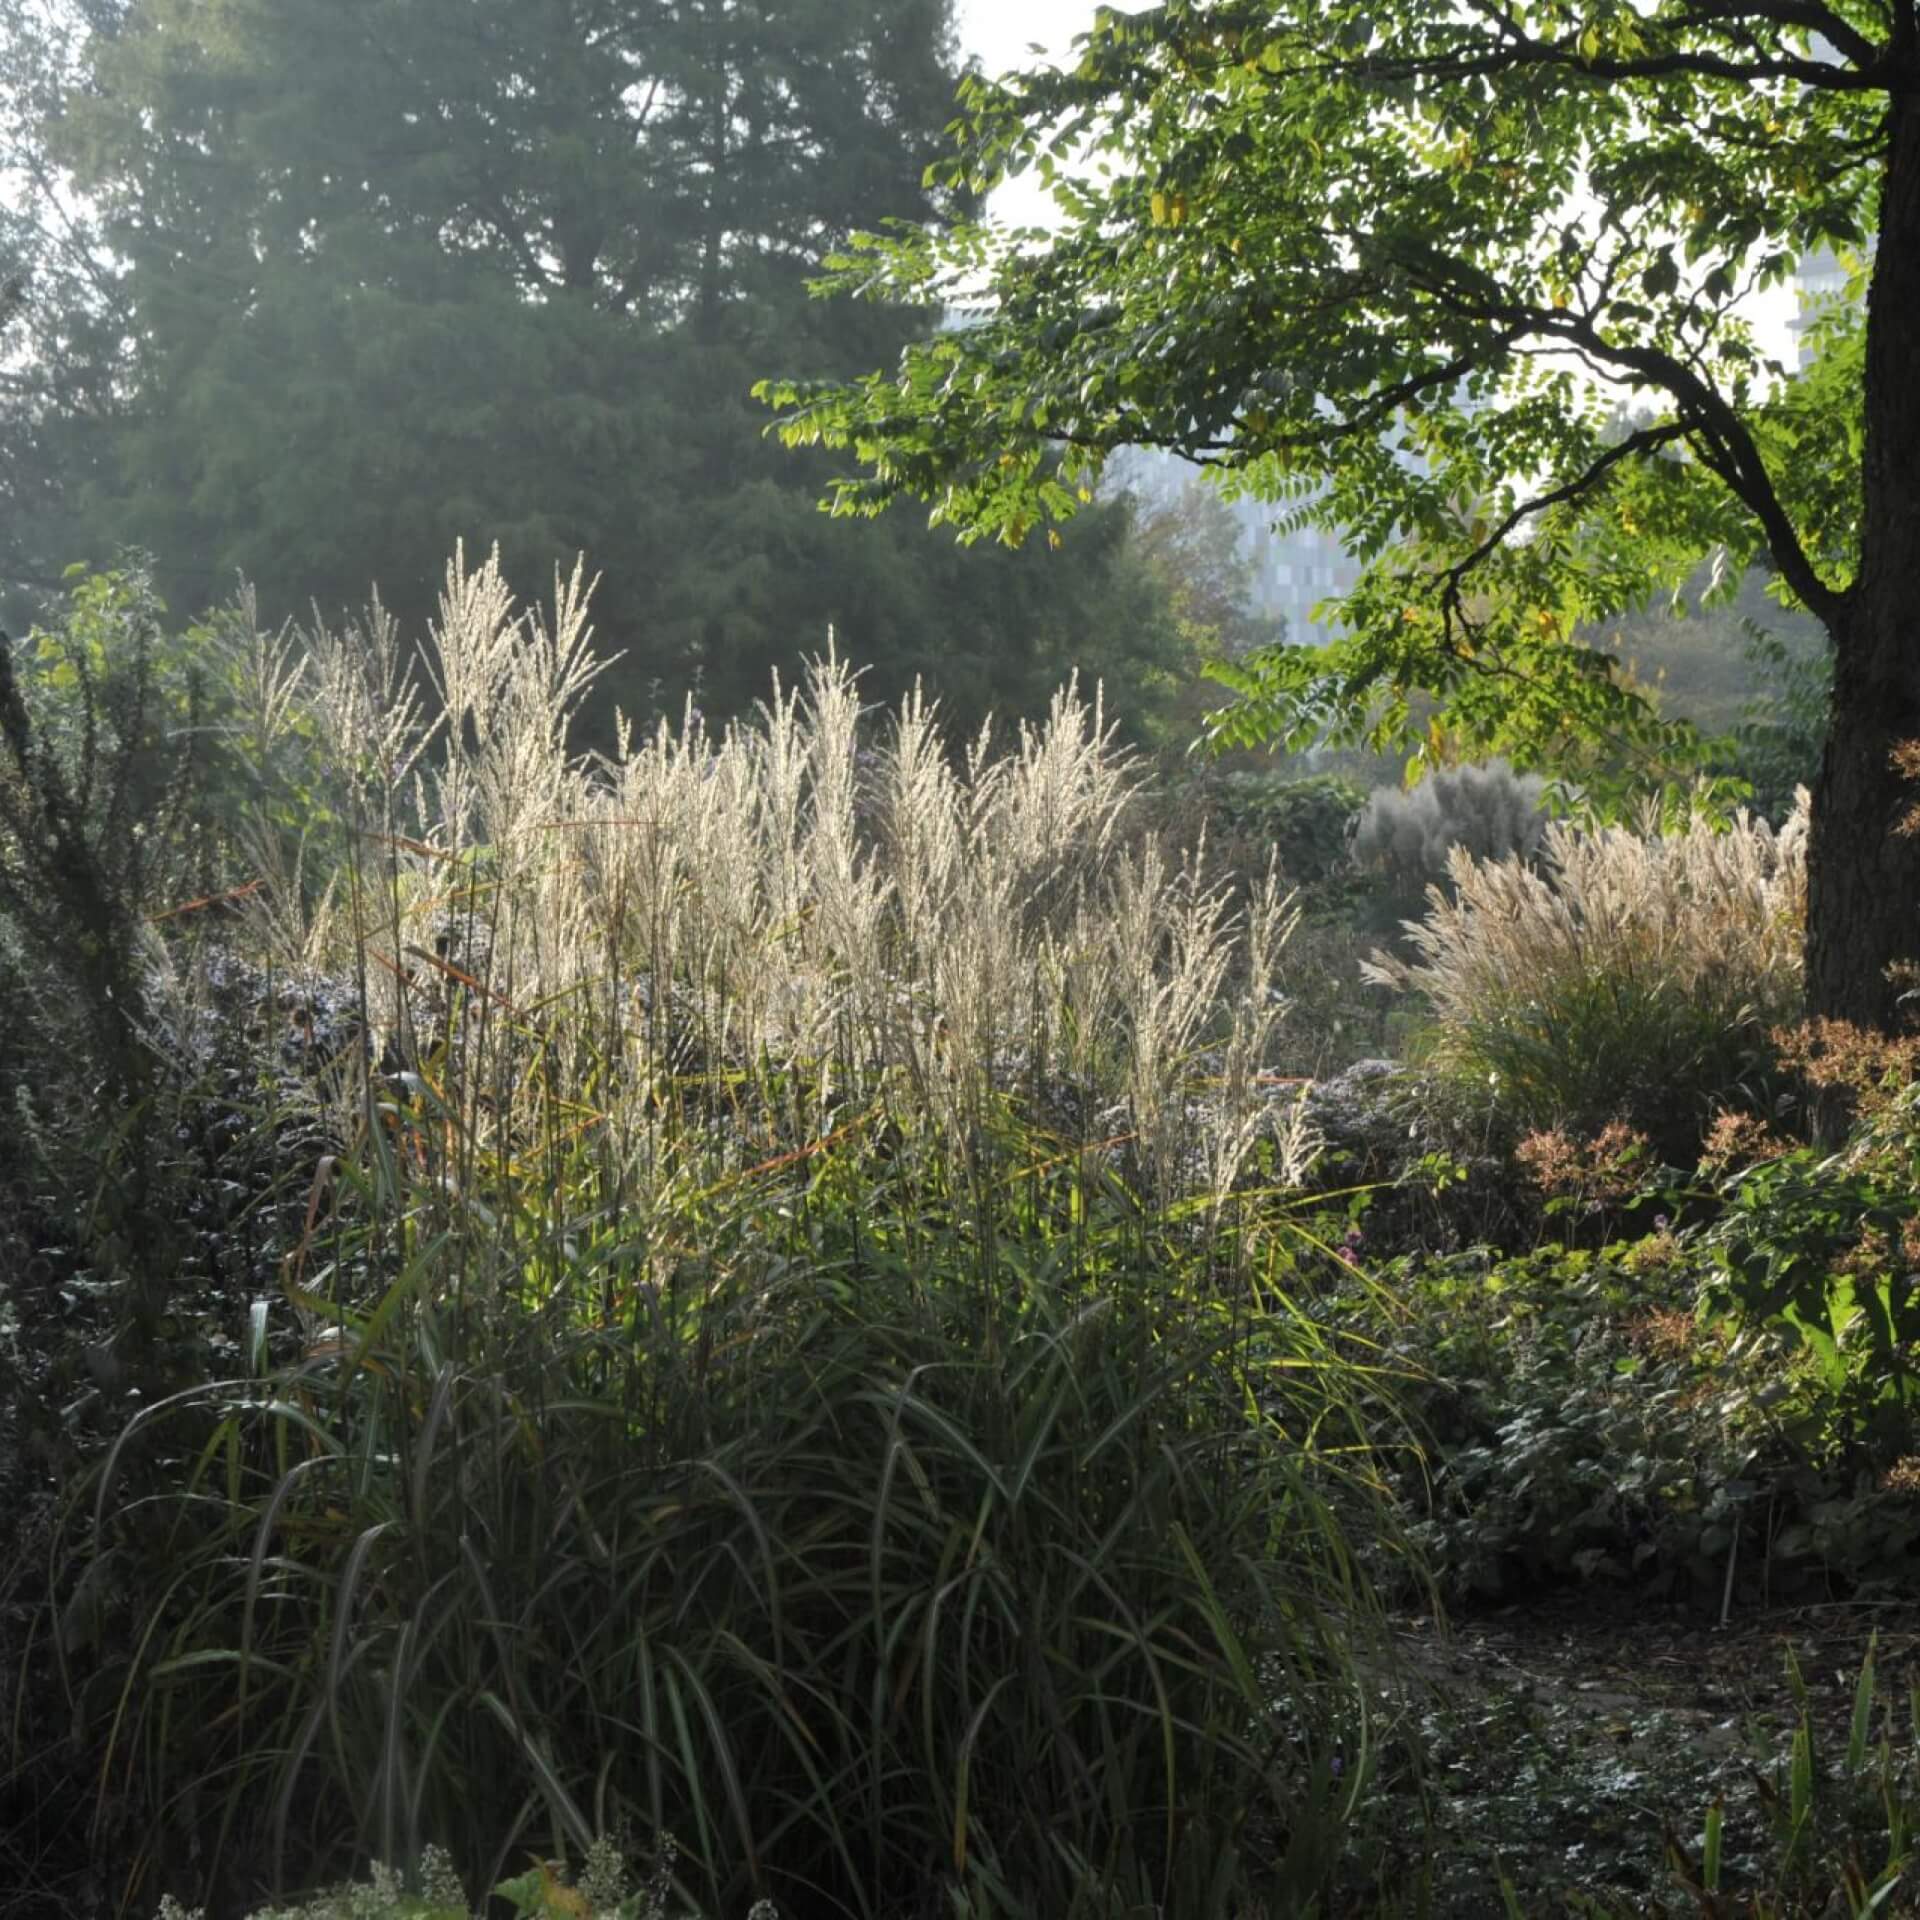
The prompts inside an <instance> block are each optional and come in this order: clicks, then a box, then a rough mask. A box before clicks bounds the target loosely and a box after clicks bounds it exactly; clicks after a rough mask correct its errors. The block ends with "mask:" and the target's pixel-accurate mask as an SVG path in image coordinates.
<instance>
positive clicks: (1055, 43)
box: [959, 0, 1097, 73]
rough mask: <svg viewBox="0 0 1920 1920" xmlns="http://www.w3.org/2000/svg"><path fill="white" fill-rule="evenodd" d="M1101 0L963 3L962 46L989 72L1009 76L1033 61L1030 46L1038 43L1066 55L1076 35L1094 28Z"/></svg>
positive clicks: (982, 0) (966, 0) (964, 0)
mask: <svg viewBox="0 0 1920 1920" xmlns="http://www.w3.org/2000/svg"><path fill="white" fill-rule="evenodd" d="M1096 3H1097V0H960V9H959V18H960V45H961V48H962V50H963V51H965V52H967V53H977V54H978V55H979V56H980V64H981V65H982V66H983V67H985V68H986V70H987V71H988V72H989V73H1005V72H1006V71H1007V69H1008V68H1009V67H1024V66H1026V65H1028V64H1029V63H1030V61H1031V60H1032V57H1033V56H1032V55H1031V54H1029V53H1028V51H1027V46H1028V43H1029V42H1030V41H1036V40H1037V41H1038V42H1040V44H1041V45H1042V46H1044V47H1046V48H1047V50H1048V51H1049V52H1051V53H1056V54H1064V53H1065V52H1066V51H1067V46H1068V43H1069V42H1070V41H1071V40H1072V39H1073V36H1074V35H1075V34H1076V33H1084V32H1086V30H1087V29H1088V28H1089V27H1090V26H1092V25H1093V10H1094V7H1095V5H1096Z"/></svg>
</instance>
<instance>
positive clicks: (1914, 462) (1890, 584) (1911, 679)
mask: <svg viewBox="0 0 1920 1920" xmlns="http://www.w3.org/2000/svg"><path fill="white" fill-rule="evenodd" d="M1909 17H1910V16H1909ZM1904 64H1905V65H1906V66H1907V67H1908V69H1909V71H1911V70H1912V66H1913V62H1912V60H1911V58H1909V59H1908V60H1907V61H1906V62H1905V63H1904ZM1861 485H1862V500H1861V508H1862V512H1861V545H1860V568H1859V572H1858V573H1857V575H1856V576H1855V579H1854V582H1853V585H1852V586H1851V588H1850V589H1849V590H1848V591H1847V593H1846V594H1845V595H1844V596H1842V597H1841V599H1840V600H1839V602H1838V604H1837V606H1836V607H1835V608H1834V610H1833V611H1832V612H1831V613H1830V614H1829V617H1828V627H1829V630H1830V631H1831V633H1832V636H1833V643H1834V691H1833V710H1832V715H1831V718H1830V721H1829V725H1828V732H1827V743H1826V750H1825V753H1824V755H1823V757H1822V761H1821V767H1820V774H1819V778H1818V780H1817V782H1816V784H1815V787H1814V793H1813V822H1812V838H1811V842H1810V845H1809V848H1808V872H1807V881H1808V885H1807V997H1808V1004H1809V1008H1810V1010H1811V1011H1812V1012H1813V1013H1814V1014H1816V1015H1825V1016H1829V1017H1832V1018H1835V1019H1843V1020H1850V1021H1853V1022H1856V1023H1857V1024H1860V1025H1863V1026H1868V1027H1877V1028H1883V1029H1890V1028H1893V1027H1896V1026H1920V981H1916V980H1915V979H1914V978H1912V977H1911V976H1909V975H1908V974H1907V973H1906V972H1905V969H1906V968H1908V967H1909V966H1911V964H1912V963H1913V962H1914V961H1915V960H1916V959H1920V835H1912V834H1902V833H1900V832H1899V831H1898V828H1899V825H1900V822H1901V820H1902V819H1903V817H1904V816H1905V815H1906V814H1907V812H1908V811H1909V810H1910V809H1911V808H1912V807H1913V806H1914V804H1915V802H1916V801H1920V791H1916V789H1915V786H1914V784H1913V783H1912V782H1911V781H1910V780H1908V779H1907V778H1906V777H1905V776H1903V775H1902V774H1901V773H1900V772H1899V770H1898V769H1897V768H1896V767H1895V765H1894V762H1893V754H1894V750H1895V748H1896V747H1898V746H1900V745H1901V744H1902V743H1903V742H1906V741H1910V740H1915V739H1920V644H1916V642H1917V641H1920V633H1917V632H1916V627H1917V626H1920V91H1913V90H1910V91H1906V92H1902V93H1898V94H1896V95H1895V97H1894V100H1893V102H1892V107H1891V139H1890V142H1889V152H1888V158H1887V169H1886V174H1885V178H1884V183H1883V188H1882V199H1881V208H1880V231H1879V239H1878V250H1877V254H1876V257H1875V262H1874V273H1873V282H1872V288H1871V292H1870V294H1869V296H1868V307H1867V371H1866V444H1865V449H1864V456H1863V461H1862V473H1861Z"/></svg>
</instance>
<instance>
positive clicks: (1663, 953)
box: [1363, 792, 1807, 1158]
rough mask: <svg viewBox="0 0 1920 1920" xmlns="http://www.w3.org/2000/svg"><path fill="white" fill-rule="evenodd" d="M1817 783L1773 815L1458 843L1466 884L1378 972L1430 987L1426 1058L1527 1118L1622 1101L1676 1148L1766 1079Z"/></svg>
mask: <svg viewBox="0 0 1920 1920" xmlns="http://www.w3.org/2000/svg"><path fill="white" fill-rule="evenodd" d="M1806 839H1807V800H1806V795H1805V794H1804V792H1803V793H1802V794H1801V796H1800V799H1799V802H1798V804H1797V805H1796V808H1795V810H1794V813H1793V815H1792V816H1791V818H1789V820H1788V821H1787V822H1786V824H1785V825H1784V826H1782V827H1781V828H1780V830H1779V831H1778V832H1777V833H1776V832H1775V831H1774V830H1773V829H1772V828H1771V827H1770V826H1768V824H1767V823H1766V822H1765V821H1764V820H1756V819H1753V818H1751V817H1750V816H1748V815H1746V814H1741V815H1738V816H1736V818H1735V819H1734V820H1733V821H1732V822H1731V824H1725V825H1723V824H1721V823H1717V822H1715V821H1713V820H1711V819H1709V818H1707V817H1705V816H1703V815H1696V816H1695V817H1693V818H1692V819H1690V820H1689V821H1688V823H1687V824H1686V826H1685V827H1684V828H1682V829H1681V830H1679V831H1677V832H1670V833H1669V832H1662V831H1661V830H1660V822H1659V820H1658V819H1657V818H1656V817H1654V816H1653V815H1652V814H1651V813H1649V814H1647V815H1645V816H1643V817H1642V818H1641V820H1640V821H1639V822H1638V824H1637V825H1636V826H1633V827H1627V826H1612V827H1605V828H1601V829H1599V830H1597V831H1584V830H1582V829H1579V828H1576V827H1573V826H1570V825H1567V824H1565V823H1557V824H1555V825H1554V826H1553V827H1551V828H1550V829H1549V830H1548V832H1547V834H1546V836H1545V839H1544V841H1543V844H1542V847H1541V851H1540V854H1539V857H1538V858H1537V860H1536V861H1535V862H1534V863H1531V864H1529V863H1528V862H1526V861H1524V860H1521V859H1518V858H1509V859H1502V860H1477V859H1475V858H1473V857H1472V856H1471V855H1469V854H1467V853H1465V852H1463V851H1461V850H1458V849H1456V850H1455V852H1454V854H1453V856H1452V860H1451V866H1450V878H1451V882H1452V891H1451V893H1448V892H1447V891H1444V890H1442V889H1440V888H1438V887H1436V888H1432V889H1430V890H1429V892H1428V896H1427V897H1428V912H1427V917H1426V919H1425V920H1423V921H1420V922H1417V923H1409V925H1408V928H1407V932H1408V937H1409V940H1410V943H1411V946H1412V949H1413V958H1412V959H1411V960H1404V961H1403V960H1401V959H1398V958H1396V957H1394V956H1392V955H1389V954H1385V953H1378V952H1376V953H1375V954H1374V956H1373V958H1372V960H1371V962H1370V963H1369V964H1368V965H1366V966H1365V967H1364V968H1363V973H1364V975H1365V977H1366V978H1367V979H1369V980H1371V981H1373V982H1376V983H1379V984H1383V985H1386V986H1390V987H1396V988H1401V989H1413V990H1415V991H1418V992H1420V993H1422V994H1424V995H1425V996H1426V999H1427V1002H1428V1006H1429V1008H1430V1009H1431V1014H1432V1019H1431V1025H1430V1028H1429V1064H1430V1065H1431V1066H1432V1067H1433V1068H1434V1069H1435V1071H1436V1072H1437V1073H1438V1074H1439V1075H1440V1076H1441V1077H1442V1079H1443V1080H1445V1081H1448V1082H1450V1083H1452V1085H1453V1086H1454V1087H1455V1088H1456V1089H1457V1090H1462V1091H1469V1092H1472V1093H1473V1095H1474V1097H1475V1099H1476V1100H1482V1099H1485V1098H1486V1097H1488V1096H1489V1095H1491V1097H1492V1099H1493V1101H1494V1103H1495V1104H1496V1105H1499V1106H1503V1107H1504V1108H1505V1109H1506V1110H1507V1112H1508V1115H1509V1117H1510V1118H1511V1119H1512V1120H1513V1121H1515V1122H1517V1123H1522V1124H1526V1125H1533V1126H1548V1125H1559V1124H1562V1123H1563V1122H1564V1123H1569V1124H1573V1125H1576V1126H1580V1127H1598V1126H1601V1125H1603V1124H1605V1123H1606V1122H1607V1121H1608V1120H1611V1119H1614V1118H1628V1119H1630V1120H1631V1121H1632V1122H1633V1123H1634V1124H1636V1125H1639V1126H1642V1127H1643V1128H1647V1129H1650V1130H1652V1131H1653V1132H1654V1133H1655V1134H1656V1136H1657V1141H1656V1144H1657V1145H1658V1146H1659V1148H1660V1150H1661V1151H1662V1152H1664V1153H1667V1154H1669V1155H1672V1156H1674V1157H1677V1158H1685V1157H1686V1156H1687V1155H1688V1154H1689V1153H1691V1152H1693V1151H1695V1150H1697V1148H1698V1145H1699V1127H1700V1125H1701V1124H1702V1123H1703V1120H1704V1115H1705V1113H1706V1112H1707V1111H1708V1110H1709V1109H1710V1108H1711V1107H1712V1105H1713V1104H1714V1103H1716V1102H1718V1101H1723V1100H1725V1099H1727V1098H1729V1097H1734V1096H1736V1095H1741V1090H1742V1089H1745V1090H1747V1091H1746V1093H1745V1095H1743V1096H1742V1097H1753V1096H1752V1089H1753V1088H1755V1087H1758V1086H1761V1085H1763V1084H1764V1082H1765V1080H1766V1078H1767V1076H1768V1074H1769V1073H1770V1072H1771V1061H1772V1057H1773V1056H1772V1053H1771V1051H1770V1047H1769V1042H1768V1039H1767V1036H1768V1033H1769V1032H1770V1030H1771V1029H1772V1028H1773V1027H1775V1026H1776V1025H1777V1024H1779V1023H1781V1022H1783V1021H1790V1020H1792V1019H1793V1018H1794V1017H1795V1015H1796V1012H1797V1010H1798V1007H1799V1004H1800V992H1801V929H1802V927H1803V925H1804V922H1805V902H1806Z"/></svg>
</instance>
